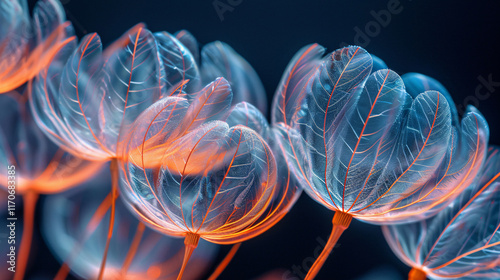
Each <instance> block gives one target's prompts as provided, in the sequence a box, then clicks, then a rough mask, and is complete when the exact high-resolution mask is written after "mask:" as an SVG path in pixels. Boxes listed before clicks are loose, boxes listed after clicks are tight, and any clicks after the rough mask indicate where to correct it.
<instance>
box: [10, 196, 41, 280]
mask: <svg viewBox="0 0 500 280" xmlns="http://www.w3.org/2000/svg"><path fill="white" fill-rule="evenodd" d="M23 200H24V230H23V236H22V238H21V246H20V249H19V262H18V263H17V272H16V274H15V276H14V280H21V279H23V278H24V273H25V272H26V266H27V264H28V259H29V254H30V249H31V240H32V239H33V224H34V222H35V208H36V201H37V200H38V194H37V193H35V192H34V191H28V192H27V193H26V194H25V195H24V196H23Z"/></svg>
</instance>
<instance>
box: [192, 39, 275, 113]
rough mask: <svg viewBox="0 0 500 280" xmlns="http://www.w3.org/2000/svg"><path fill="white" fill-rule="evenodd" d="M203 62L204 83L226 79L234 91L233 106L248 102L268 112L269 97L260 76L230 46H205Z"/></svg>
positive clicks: (212, 44) (218, 43) (221, 44)
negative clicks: (221, 78) (218, 78)
mask: <svg viewBox="0 0 500 280" xmlns="http://www.w3.org/2000/svg"><path fill="white" fill-rule="evenodd" d="M201 60H202V66H201V74H202V80H203V81H204V83H207V82H209V81H212V80H214V79H215V78H217V77H224V78H226V80H228V81H229V84H230V85H231V88H232V89H233V92H234V98H233V104H236V103H239V102H242V101H246V102H249V103H251V104H253V105H254V106H255V107H257V108H259V110H261V112H263V113H265V112H267V96H266V93H265V91H264V86H263V85H262V82H261V81H260V79H259V76H258V75H257V73H256V72H255V70H254V69H253V68H252V66H250V64H249V63H248V62H247V61H246V60H245V59H243V57H241V56H240V55H239V54H238V53H236V52H235V51H234V50H233V49H232V48H231V47H230V46H229V45H227V44H225V43H222V42H214V43H210V44H208V45H206V46H204V47H203V49H202V50H201Z"/></svg>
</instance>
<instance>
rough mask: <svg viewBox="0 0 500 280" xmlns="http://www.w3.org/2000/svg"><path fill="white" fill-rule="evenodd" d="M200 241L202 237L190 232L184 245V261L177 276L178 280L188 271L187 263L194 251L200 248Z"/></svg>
mask: <svg viewBox="0 0 500 280" xmlns="http://www.w3.org/2000/svg"><path fill="white" fill-rule="evenodd" d="M199 241H200V236H199V235H198V234H195V233H192V232H188V233H187V235H186V238H185V239H184V245H185V247H186V249H185V251H184V260H183V261H182V267H181V270H180V271H179V275H178V276H177V280H181V279H182V275H183V274H184V270H185V269H186V266H187V263H188V261H189V259H190V258H191V255H192V254H193V251H194V249H196V247H198V242H199Z"/></svg>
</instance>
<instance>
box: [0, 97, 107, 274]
mask: <svg viewBox="0 0 500 280" xmlns="http://www.w3.org/2000/svg"><path fill="white" fill-rule="evenodd" d="M12 96H17V94H5V95H2V96H0V164H1V165H0V186H1V187H2V188H4V189H5V190H7V191H9V192H13V195H14V196H17V195H21V196H22V197H23V201H24V203H23V207H24V217H23V223H24V225H25V228H24V229H25V230H24V231H23V232H22V239H21V240H20V241H18V242H19V243H20V247H19V252H18V254H19V258H18V263H17V270H16V274H15V279H22V278H23V275H24V271H25V268H26V266H27V261H28V255H29V251H30V247H31V246H30V244H31V236H32V233H33V223H34V218H35V216H34V214H35V207H36V202H37V199H38V195H39V194H54V193H58V192H61V191H64V190H66V189H69V188H71V187H74V186H76V185H78V184H79V183H81V182H83V181H85V180H87V179H89V178H91V177H92V176H93V175H94V174H95V173H96V172H97V171H98V170H99V169H100V168H101V167H102V164H100V163H95V162H90V161H85V160H82V159H81V158H78V157H75V156H73V155H71V154H69V153H66V152H65V151H64V150H61V149H59V148H58V147H57V146H56V145H54V144H53V143H51V142H50V140H49V139H47V137H46V136H45V135H44V134H43V133H42V131H40V129H39V128H38V127H37V126H36V124H35V122H34V120H33V118H32V116H31V113H30V111H29V108H28V106H27V104H26V102H25V100H24V99H15V98H14V97H12ZM9 176H13V177H9ZM12 182H15V183H12ZM5 209H7V206H5ZM19 232H20V231H19ZM6 247H9V246H6Z"/></svg>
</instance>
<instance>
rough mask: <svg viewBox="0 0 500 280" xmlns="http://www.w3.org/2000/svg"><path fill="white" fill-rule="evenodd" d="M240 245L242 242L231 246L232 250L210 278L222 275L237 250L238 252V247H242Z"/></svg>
mask: <svg viewBox="0 0 500 280" xmlns="http://www.w3.org/2000/svg"><path fill="white" fill-rule="evenodd" d="M240 246H241V243H238V244H235V245H233V247H232V248H231V250H230V251H229V253H227V255H226V257H225V258H224V259H223V260H222V262H221V263H220V264H219V265H218V266H217V268H216V269H215V271H214V273H212V275H210V277H208V280H216V279H217V277H219V276H220V275H221V273H222V272H223V271H224V269H226V267H227V266H228V264H229V263H230V262H231V260H232V259H233V257H234V255H235V254H236V252H238V249H239V248H240Z"/></svg>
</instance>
